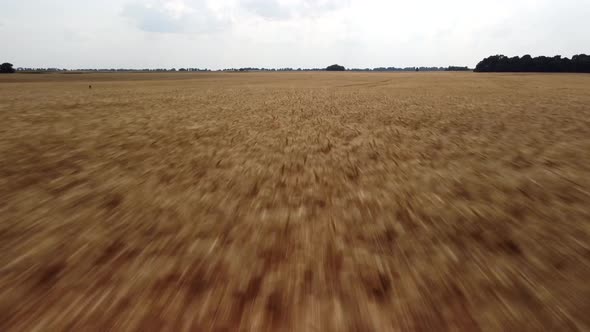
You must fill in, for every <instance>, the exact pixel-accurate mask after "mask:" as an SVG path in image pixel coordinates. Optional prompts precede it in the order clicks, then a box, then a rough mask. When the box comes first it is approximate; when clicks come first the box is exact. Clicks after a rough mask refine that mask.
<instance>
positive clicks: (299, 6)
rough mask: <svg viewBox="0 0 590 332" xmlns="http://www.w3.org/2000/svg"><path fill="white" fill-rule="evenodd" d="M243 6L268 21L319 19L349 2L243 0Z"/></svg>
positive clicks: (330, 0)
mask: <svg viewBox="0 0 590 332" xmlns="http://www.w3.org/2000/svg"><path fill="white" fill-rule="evenodd" d="M240 4H241V6H242V7H243V8H244V9H246V10H248V11H250V12H252V13H254V14H256V15H260V16H262V17H264V18H267V19H292V18H305V17H318V16H321V15H322V14H324V13H327V12H330V11H335V10H338V9H341V8H345V7H347V6H348V5H350V1H349V0H243V1H241V2H240Z"/></svg>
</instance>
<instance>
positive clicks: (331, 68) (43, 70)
mask: <svg viewBox="0 0 590 332" xmlns="http://www.w3.org/2000/svg"><path fill="white" fill-rule="evenodd" d="M471 70H472V69H469V68H468V67H459V66H449V67H403V68H398V67H375V68H345V67H344V66H341V65H331V66H328V67H326V68H290V67H285V68H264V67H262V68H258V67H242V68H226V69H218V70H211V69H207V68H204V69H203V68H180V69H176V68H156V69H153V68H144V69H133V68H80V69H65V68H36V67H18V68H14V67H13V65H12V64H10V63H4V64H2V67H1V68H0V73H14V72H22V73H52V72H210V71H224V72H249V71H269V72H276V71H375V72H390V71H471Z"/></svg>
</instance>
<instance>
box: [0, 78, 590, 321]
mask: <svg viewBox="0 0 590 332" xmlns="http://www.w3.org/2000/svg"><path fill="white" fill-rule="evenodd" d="M89 85H92V89H90V88H89ZM0 123H1V126H0V331H65V330H68V331H107V330H117V331H119V330H120V331H152V330H154V331H157V330H162V331H541V330H545V331H588V330H590V315H589V313H590V75H584V74H476V73H426V72H419V73H350V72H346V73H328V72H300V73H299V72H293V73H254V72H251V73H166V74H148V73H144V74H141V73H135V74H125V73H120V74H107V73H93V74H41V75H35V74H14V75H3V76H0Z"/></svg>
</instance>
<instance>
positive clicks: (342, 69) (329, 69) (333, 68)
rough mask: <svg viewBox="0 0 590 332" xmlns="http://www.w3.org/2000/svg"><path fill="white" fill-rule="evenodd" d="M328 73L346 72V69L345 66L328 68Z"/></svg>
mask: <svg viewBox="0 0 590 332" xmlns="http://www.w3.org/2000/svg"><path fill="white" fill-rule="evenodd" d="M326 70H327V71H345V70H346V68H344V66H340V65H331V66H328V68H326Z"/></svg>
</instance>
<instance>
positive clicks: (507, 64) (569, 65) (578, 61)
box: [475, 54, 590, 73]
mask: <svg viewBox="0 0 590 332" xmlns="http://www.w3.org/2000/svg"><path fill="white" fill-rule="evenodd" d="M475 71H476V72H555V73H571V72H573V73H590V56H588V55H585V54H579V55H574V56H573V57H572V59H571V60H570V59H568V58H562V57H561V55H556V56H554V57H546V56H538V57H535V58H533V57H531V56H530V55H528V54H527V55H525V56H523V57H522V58H520V57H518V56H515V57H512V58H509V57H507V56H504V55H493V56H490V57H487V58H485V59H483V60H482V61H480V62H479V63H478V64H477V66H476V67H475Z"/></svg>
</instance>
